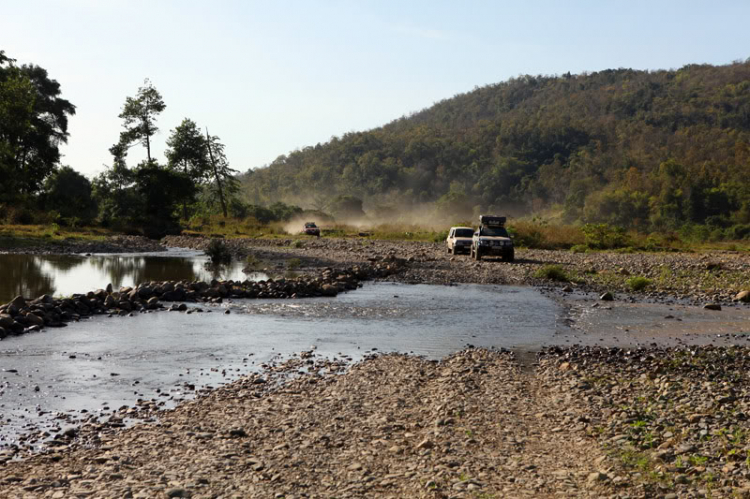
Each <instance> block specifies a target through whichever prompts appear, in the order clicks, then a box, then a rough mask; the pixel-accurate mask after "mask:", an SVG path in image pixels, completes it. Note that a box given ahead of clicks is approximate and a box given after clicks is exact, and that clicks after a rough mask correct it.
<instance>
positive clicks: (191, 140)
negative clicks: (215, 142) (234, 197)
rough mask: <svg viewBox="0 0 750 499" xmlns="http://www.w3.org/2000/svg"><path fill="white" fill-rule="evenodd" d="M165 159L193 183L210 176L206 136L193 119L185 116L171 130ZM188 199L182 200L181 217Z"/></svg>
mask: <svg viewBox="0 0 750 499" xmlns="http://www.w3.org/2000/svg"><path fill="white" fill-rule="evenodd" d="M167 146H168V147H169V149H167V152H166V155H167V161H168V166H169V168H170V169H172V170H174V171H181V172H182V173H184V174H185V175H186V176H187V177H188V178H190V179H191V180H192V181H193V183H194V184H196V185H201V184H203V183H205V182H207V181H208V180H209V179H210V177H211V174H212V173H211V171H212V169H211V163H210V161H209V155H208V144H207V141H206V138H205V137H204V136H203V134H202V133H201V131H200V129H198V125H196V124H195V122H194V121H192V120H190V119H187V118H185V119H184V120H182V123H180V125H179V126H178V127H177V128H175V129H174V130H173V131H172V135H171V136H170V137H169V139H168V140H167ZM188 201H190V200H189V199H183V200H182V217H183V218H187V203H188Z"/></svg>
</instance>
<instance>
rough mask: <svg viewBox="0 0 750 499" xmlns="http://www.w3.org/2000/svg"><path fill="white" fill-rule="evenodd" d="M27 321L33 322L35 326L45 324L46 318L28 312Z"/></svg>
mask: <svg viewBox="0 0 750 499" xmlns="http://www.w3.org/2000/svg"><path fill="white" fill-rule="evenodd" d="M26 321H27V322H28V323H29V324H33V325H34V326H44V319H42V318H41V317H39V316H38V315H36V314H31V313H29V314H26Z"/></svg>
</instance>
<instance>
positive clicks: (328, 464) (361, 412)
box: [0, 348, 750, 498]
mask: <svg viewBox="0 0 750 499" xmlns="http://www.w3.org/2000/svg"><path fill="white" fill-rule="evenodd" d="M748 354H750V351H748V350H747V349H744V348H722V349H712V348H703V349H693V350H659V349H645V350H635V351H628V350H618V349H559V348H556V349H549V350H547V351H545V352H542V353H541V355H540V357H539V359H538V361H537V362H535V363H533V364H529V363H528V362H525V363H521V362H518V361H517V360H516V359H515V358H514V356H513V354H511V353H509V352H498V351H488V350H474V349H470V350H465V351H462V352H459V353H457V354H454V355H452V356H450V357H448V358H446V359H443V360H442V361H427V360H424V359H421V358H417V357H410V356H404V355H397V354H391V355H384V356H378V357H374V356H372V357H370V358H368V359H366V360H364V361H363V362H360V363H357V364H355V365H354V366H353V367H351V368H350V369H349V370H348V371H346V373H345V374H325V373H324V372H321V370H320V369H311V370H302V369H301V368H302V367H303V366H306V365H309V364H308V362H309V363H310V364H313V365H314V364H315V362H316V361H315V360H314V357H315V356H314V353H313V352H306V353H305V354H303V355H302V356H300V357H298V358H295V359H293V360H292V361H290V362H289V363H287V364H285V365H283V366H279V367H277V368H276V369H274V370H271V371H269V372H267V373H265V374H258V375H253V376H249V377H246V378H243V379H241V380H239V381H236V382H234V383H232V384H230V385H227V386H225V387H222V388H220V389H217V390H214V391H212V392H208V393H206V394H205V395H204V396H202V397H200V398H199V399H197V400H195V401H190V402H185V403H183V404H182V405H180V406H178V407H177V408H176V409H174V410H170V411H166V412H164V413H162V414H161V415H160V417H159V419H158V422H155V423H154V422H151V423H148V422H145V423H138V424H136V425H134V426H132V427H130V428H124V429H123V428H117V427H116V426H117V425H115V427H114V428H113V427H111V426H108V425H102V424H99V423H89V424H86V425H83V426H82V427H80V428H69V429H66V430H61V431H60V435H59V437H58V441H57V443H56V446H53V447H51V448H50V449H49V450H48V452H46V453H44V454H40V455H37V456H34V457H32V458H30V459H27V460H25V461H21V462H18V461H8V462H6V463H5V464H4V465H0V466H2V467H3V468H2V474H0V495H2V496H3V497H55V498H62V497H140V498H151V497H194V498H199V497H200V498H208V497H284V498H292V497H342V496H346V497H393V498H402V497H431V498H432V497H440V498H448V497H456V498H459V497H472V498H478V497H668V498H677V497H746V496H747V495H748V494H750V469H749V468H748V452H749V450H748V449H750V447H748V443H747V442H748V440H747V434H746V432H747V422H746V418H747V414H748V410H750V407H748V403H749V402H748V401H750V391H748V382H747V375H746V372H747V368H748V365H747V363H748V361H747V359H748V358H750V357H748ZM323 365H324V364H319V367H322V366H323ZM342 368H343V364H341V363H335V364H333V365H330V366H329V367H328V368H325V369H324V371H327V372H329V373H336V372H339V371H340V370H341V369H342ZM289 372H295V373H296V375H295V376H294V377H293V378H292V379H289V380H287V381H286V382H285V383H278V382H277V379H278V378H277V376H279V375H282V374H284V373H286V374H288V373H289ZM363 395H364V396H363Z"/></svg>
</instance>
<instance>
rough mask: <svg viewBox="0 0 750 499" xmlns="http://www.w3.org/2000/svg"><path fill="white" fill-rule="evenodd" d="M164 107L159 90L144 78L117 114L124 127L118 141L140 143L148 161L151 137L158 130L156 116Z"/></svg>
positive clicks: (128, 145) (127, 144) (126, 143)
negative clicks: (141, 84) (134, 93)
mask: <svg viewBox="0 0 750 499" xmlns="http://www.w3.org/2000/svg"><path fill="white" fill-rule="evenodd" d="M166 107H167V106H166V104H164V100H163V99H162V97H161V94H160V93H159V91H158V90H156V88H155V87H154V85H153V84H152V83H151V81H150V80H149V79H148V78H146V79H145V80H144V82H143V86H142V87H140V88H139V89H138V93H137V94H136V96H135V97H127V98H125V105H124V106H123V107H122V112H121V113H120V116H119V117H120V118H122V119H123V120H124V121H123V124H122V126H123V127H124V128H125V131H123V132H121V133H120V143H121V144H123V145H125V146H127V147H131V146H132V145H134V144H142V145H143V146H144V147H145V148H146V157H147V159H148V161H149V162H150V161H151V159H152V158H151V137H153V136H154V135H155V134H156V132H158V131H159V128H158V127H157V126H156V118H157V116H158V115H159V113H161V112H162V111H164V109H166Z"/></svg>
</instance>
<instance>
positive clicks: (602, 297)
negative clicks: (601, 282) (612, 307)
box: [599, 291, 615, 301]
mask: <svg viewBox="0 0 750 499" xmlns="http://www.w3.org/2000/svg"><path fill="white" fill-rule="evenodd" d="M599 299H600V300H602V301H613V300H614V299H615V295H613V294H612V293H610V292H609V291H606V292H604V293H602V294H601V295H600V296H599Z"/></svg>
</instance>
